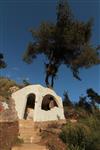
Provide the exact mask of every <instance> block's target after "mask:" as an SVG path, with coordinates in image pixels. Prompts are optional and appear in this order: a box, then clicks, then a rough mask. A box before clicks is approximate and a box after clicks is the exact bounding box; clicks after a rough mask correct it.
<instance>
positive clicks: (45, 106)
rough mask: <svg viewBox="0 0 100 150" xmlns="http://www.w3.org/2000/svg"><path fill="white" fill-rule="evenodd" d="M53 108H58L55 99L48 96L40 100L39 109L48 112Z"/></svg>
mask: <svg viewBox="0 0 100 150" xmlns="http://www.w3.org/2000/svg"><path fill="white" fill-rule="evenodd" d="M54 107H58V105H57V103H56V100H55V98H54V97H53V96H52V95H50V94H47V95H45V96H44V97H43V100H42V105H41V109H42V110H45V111H48V110H50V109H52V108H54Z"/></svg>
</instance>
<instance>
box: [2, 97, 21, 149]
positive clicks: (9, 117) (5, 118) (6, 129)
mask: <svg viewBox="0 0 100 150" xmlns="http://www.w3.org/2000/svg"><path fill="white" fill-rule="evenodd" d="M0 107H1V109H0V150H11V147H12V145H13V144H14V142H15V140H16V139H17V136H18V132H19V127H18V117H17V112H16V110H15V104H14V101H13V99H12V98H8V99H5V98H4V97H1V96H0Z"/></svg>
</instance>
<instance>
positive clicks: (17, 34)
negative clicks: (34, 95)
mask: <svg viewBox="0 0 100 150" xmlns="http://www.w3.org/2000/svg"><path fill="white" fill-rule="evenodd" d="M56 2H57V0H0V52H3V53H4V55H5V59H6V61H7V64H8V66H7V68H6V69H4V70H0V75H2V76H8V77H10V78H11V79H14V80H16V81H17V82H21V81H22V80H23V79H28V80H29V81H30V82H31V83H33V84H42V85H45V82H44V66H43V64H44V61H45V58H44V57H43V56H38V58H37V59H36V60H34V61H33V64H31V65H27V64H26V63H24V62H23V61H22V55H23V53H24V51H25V49H26V47H27V44H28V42H29V41H31V40H32V36H31V33H30V32H29V28H31V27H34V28H37V27H38V26H39V24H40V23H41V22H42V21H53V22H55V20H56ZM69 4H70V6H71V8H72V11H73V13H74V16H75V17H76V18H77V19H79V20H83V21H87V20H88V19H89V18H90V17H93V18H94V26H93V32H92V38H91V41H92V44H93V45H98V44H100V15H99V14H100V0H81V1H80V0H69ZM80 77H81V78H82V81H81V82H80V81H77V80H76V79H74V78H73V76H72V73H71V72H70V70H68V69H67V68H66V67H65V66H61V68H60V70H59V74H58V77H57V79H56V81H55V86H54V89H55V90H56V92H57V93H58V94H59V95H60V96H63V93H64V91H65V90H67V91H68V92H69V95H70V97H71V99H72V100H73V101H76V100H78V97H79V96H80V95H85V91H86V89H87V88H91V87H92V88H93V89H94V90H95V91H97V92H98V93H100V66H95V67H92V68H90V69H88V70H85V69H82V70H81V71H80Z"/></svg>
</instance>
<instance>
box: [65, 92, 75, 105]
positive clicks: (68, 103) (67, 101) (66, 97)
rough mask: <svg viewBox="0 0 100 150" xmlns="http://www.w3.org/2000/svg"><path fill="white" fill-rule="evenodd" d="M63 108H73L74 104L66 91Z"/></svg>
mask: <svg viewBox="0 0 100 150" xmlns="http://www.w3.org/2000/svg"><path fill="white" fill-rule="evenodd" d="M63 106H70V107H72V106H73V103H72V101H71V100H70V98H69V95H68V92H66V91H65V92H64V99H63Z"/></svg>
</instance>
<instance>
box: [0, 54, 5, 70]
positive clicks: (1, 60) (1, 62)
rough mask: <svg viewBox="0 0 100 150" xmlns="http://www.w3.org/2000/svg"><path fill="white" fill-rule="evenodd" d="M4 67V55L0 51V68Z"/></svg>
mask: <svg viewBox="0 0 100 150" xmlns="http://www.w3.org/2000/svg"><path fill="white" fill-rule="evenodd" d="M5 67H6V63H5V61H4V56H3V54H2V53H0V69H3V68H5Z"/></svg>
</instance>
